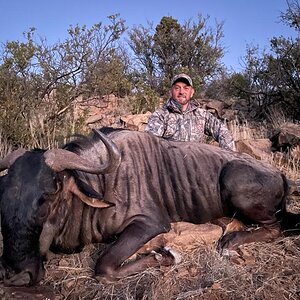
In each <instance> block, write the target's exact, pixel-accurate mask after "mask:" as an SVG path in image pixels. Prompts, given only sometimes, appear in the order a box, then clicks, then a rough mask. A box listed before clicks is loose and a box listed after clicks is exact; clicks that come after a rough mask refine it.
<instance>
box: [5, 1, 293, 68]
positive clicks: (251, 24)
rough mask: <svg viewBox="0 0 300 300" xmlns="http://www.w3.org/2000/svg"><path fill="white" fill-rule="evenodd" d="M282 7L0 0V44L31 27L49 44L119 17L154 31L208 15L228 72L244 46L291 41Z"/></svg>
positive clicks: (278, 4)
mask: <svg viewBox="0 0 300 300" xmlns="http://www.w3.org/2000/svg"><path fill="white" fill-rule="evenodd" d="M286 9H287V3H286V0H185V1H182V0H181V1H179V0H173V1H170V0H148V1H145V0H51V1H46V0H0V11H1V18H0V44H3V43H5V42H7V41H10V40H19V41H24V38H23V32H25V31H28V30H29V28H31V27H35V28H36V34H37V35H39V36H42V37H45V38H46V39H47V41H48V42H49V43H56V42H58V41H63V40H64V38H65V37H66V36H67V29H68V28H69V26H70V25H72V26H75V25H77V24H78V25H80V26H82V25H86V26H87V27H88V28H90V27H91V26H92V25H93V24H95V23H98V22H103V23H104V24H109V21H108V19H107V17H108V16H109V15H112V14H115V13H119V14H120V17H121V18H122V19H124V20H125V21H126V26H127V27H129V28H132V26H135V25H144V26H145V27H148V22H152V23H153V25H154V27H155V26H156V25H157V24H158V23H159V22H160V20H161V18H162V17H163V16H171V17H173V18H175V19H177V20H178V22H179V23H180V24H183V23H184V22H185V21H187V20H189V19H191V20H194V21H197V19H198V15H199V14H201V15H202V16H209V23H208V24H209V26H211V27H212V28H215V21H218V22H224V27H223V31H224V38H223V39H222V44H223V46H224V47H225V55H224V58H223V59H222V61H223V62H224V64H225V65H226V66H227V68H228V69H229V70H235V71H239V70H242V67H243V57H244V56H245V54H246V46H247V45H252V46H258V47H259V49H261V50H263V49H264V48H267V49H268V48H269V41H270V39H271V38H272V37H274V36H284V37H286V38H288V37H295V36H296V32H295V31H294V30H293V29H291V28H289V27H288V26H287V25H284V24H283V23H282V22H280V18H279V17H280V13H281V12H285V11H286Z"/></svg>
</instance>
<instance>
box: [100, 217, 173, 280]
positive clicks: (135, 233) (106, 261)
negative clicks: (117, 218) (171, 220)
mask: <svg viewBox="0 0 300 300" xmlns="http://www.w3.org/2000/svg"><path fill="white" fill-rule="evenodd" d="M168 229H169V228H168ZM168 229H167V228H165V230H163V229H162V228H158V227H157V226H155V225H154V226H153V228H151V225H150V226H149V224H145V223H143V222H139V221H135V222H133V223H131V224H130V225H129V226H127V227H126V228H125V230H124V231H123V232H122V233H121V235H120V236H119V237H118V239H117V240H116V242H114V243H113V244H111V245H110V246H109V247H107V249H106V250H105V251H104V252H103V253H102V255H101V256H100V257H99V259H98V261H97V263H96V267H95V275H96V277H100V278H101V277H102V278H103V277H105V278H107V279H117V278H122V277H126V276H129V275H132V274H135V273H138V272H140V271H143V270H144V269H146V268H147V267H156V266H160V265H171V264H173V262H174V258H173V256H172V255H171V254H169V253H168V252H162V253H161V255H159V259H157V256H156V255H153V254H151V255H148V256H145V257H142V258H140V259H137V260H135V261H130V262H128V263H125V264H124V262H125V261H126V260H127V259H128V258H129V257H130V256H132V255H133V254H134V253H135V252H136V251H137V250H139V249H140V248H141V247H142V246H143V245H144V244H145V243H147V242H148V241H149V240H150V239H152V238H153V237H154V236H156V235H158V234H160V233H162V232H166V231H168ZM149 230H150V231H149Z"/></svg>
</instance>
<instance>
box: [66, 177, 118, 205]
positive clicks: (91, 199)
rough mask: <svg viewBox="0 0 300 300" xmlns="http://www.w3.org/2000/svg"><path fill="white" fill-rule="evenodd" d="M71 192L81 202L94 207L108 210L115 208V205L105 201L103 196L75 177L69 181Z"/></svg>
mask: <svg viewBox="0 0 300 300" xmlns="http://www.w3.org/2000/svg"><path fill="white" fill-rule="evenodd" d="M68 187H69V191H70V192H71V193H73V194H74V195H76V196H77V197H78V198H79V199H80V200H81V201H83V202H84V203H86V204H87V205H89V206H92V207H98V208H107V207H111V206H114V205H115V204H114V203H111V202H108V201H105V200H103V195H101V194H99V193H98V192H96V191H95V190H94V189H93V188H92V187H91V186H89V185H88V184H86V183H85V182H83V181H81V180H80V179H78V178H76V182H75V179H74V177H73V176H72V177H69V179H68Z"/></svg>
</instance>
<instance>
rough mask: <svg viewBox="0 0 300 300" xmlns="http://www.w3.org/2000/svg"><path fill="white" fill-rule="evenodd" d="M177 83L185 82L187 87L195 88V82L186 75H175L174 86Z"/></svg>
mask: <svg viewBox="0 0 300 300" xmlns="http://www.w3.org/2000/svg"><path fill="white" fill-rule="evenodd" d="M176 82H184V83H186V84H187V85H190V86H193V81H192V78H191V77H190V76H189V75H187V74H184V73H181V74H178V75H175V76H174V77H173V79H172V85H174V84H175V83H176Z"/></svg>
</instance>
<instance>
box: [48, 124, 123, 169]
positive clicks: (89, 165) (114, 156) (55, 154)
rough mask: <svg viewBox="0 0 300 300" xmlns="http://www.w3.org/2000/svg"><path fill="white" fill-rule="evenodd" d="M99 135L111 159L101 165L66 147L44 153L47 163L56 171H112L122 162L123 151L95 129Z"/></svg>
mask: <svg viewBox="0 0 300 300" xmlns="http://www.w3.org/2000/svg"><path fill="white" fill-rule="evenodd" d="M93 131H94V132H95V133H96V134H97V135H99V137H100V139H101V140H102V142H103V143H104V145H105V146H106V149H107V151H108V154H109V159H108V160H107V161H106V162H105V163H104V164H103V165H99V164H97V162H95V161H94V160H93V161H92V160H88V159H86V158H83V157H81V156H79V155H77V154H76V153H74V152H71V151H68V150H64V149H51V150H47V151H46V152H45V153H44V156H45V162H46V164H47V165H48V166H49V167H50V168H51V169H53V170H55V171H58V172H59V171H63V170H65V169H70V170H79V171H83V172H87V173H92V174H103V173H110V172H112V171H113V170H115V168H117V167H118V166H119V164H120V162H121V153H120V151H119V149H118V148H117V146H116V145H115V143H113V142H112V141H111V140H110V139H109V138H108V137H107V136H105V135H104V134H103V133H101V132H100V131H98V130H96V129H93Z"/></svg>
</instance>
